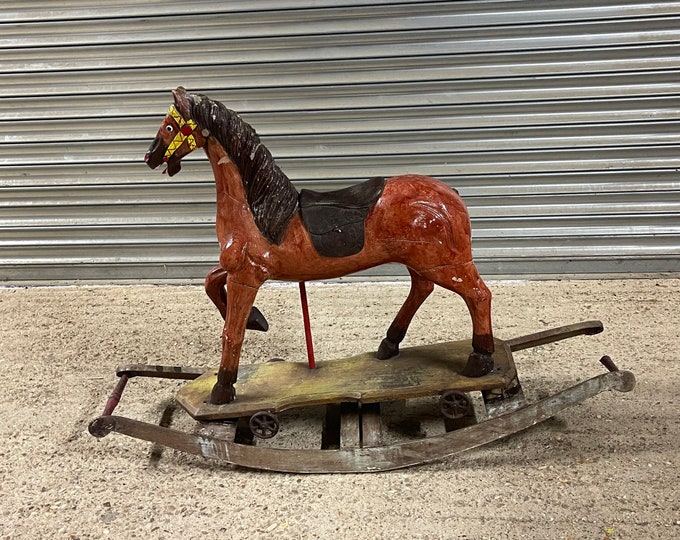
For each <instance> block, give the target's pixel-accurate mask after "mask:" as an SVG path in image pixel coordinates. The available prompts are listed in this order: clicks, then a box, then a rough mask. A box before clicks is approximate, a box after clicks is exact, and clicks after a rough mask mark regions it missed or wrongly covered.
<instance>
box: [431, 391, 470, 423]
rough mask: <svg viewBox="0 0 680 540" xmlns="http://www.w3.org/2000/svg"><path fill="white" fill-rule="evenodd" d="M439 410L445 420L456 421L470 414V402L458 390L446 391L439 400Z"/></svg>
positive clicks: (465, 395)
mask: <svg viewBox="0 0 680 540" xmlns="http://www.w3.org/2000/svg"><path fill="white" fill-rule="evenodd" d="M439 408H440V409H441V411H442V414H443V415H444V416H445V417H446V418H450V419H451V420H456V419H458V418H463V417H464V416H468V415H469V414H470V413H471V412H472V402H471V401H470V398H469V397H467V394H465V393H463V392H460V391H459V390H447V391H446V392H444V393H443V394H442V396H441V397H440V398H439Z"/></svg>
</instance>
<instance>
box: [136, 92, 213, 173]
mask: <svg viewBox="0 0 680 540" xmlns="http://www.w3.org/2000/svg"><path fill="white" fill-rule="evenodd" d="M172 95H173V96H174V98H175V103H174V104H173V105H171V106H170V110H169V111H168V114H167V115H166V117H165V118H164V119H163V122H162V123H161V126H160V128H158V133H156V138H155V139H154V140H153V142H152V143H151V146H149V150H148V151H147V152H146V155H145V156H144V161H145V162H146V164H147V165H148V166H149V167H151V168H152V169H155V168H156V167H158V166H159V165H160V164H161V163H166V164H167V169H166V170H164V171H163V173H167V174H168V175H170V176H174V175H175V174H177V173H178V172H179V171H180V169H181V168H182V166H181V163H180V162H181V160H182V158H183V157H184V156H186V155H188V154H190V153H191V152H193V151H194V150H196V148H201V147H202V146H203V145H204V144H205V141H206V137H207V136H208V132H207V131H206V130H205V129H203V130H201V129H199V127H198V124H197V123H196V121H195V120H193V119H192V118H191V102H190V100H191V99H192V97H191V96H190V95H189V94H187V92H186V90H185V89H184V88H182V87H181V86H179V87H178V88H177V89H176V90H173V91H172Z"/></svg>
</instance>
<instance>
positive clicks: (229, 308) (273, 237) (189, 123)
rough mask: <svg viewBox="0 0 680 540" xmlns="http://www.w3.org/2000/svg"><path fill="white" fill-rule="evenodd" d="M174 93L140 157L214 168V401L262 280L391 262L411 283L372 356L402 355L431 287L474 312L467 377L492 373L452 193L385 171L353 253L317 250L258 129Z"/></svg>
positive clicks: (481, 302)
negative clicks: (192, 158)
mask: <svg viewBox="0 0 680 540" xmlns="http://www.w3.org/2000/svg"><path fill="white" fill-rule="evenodd" d="M173 94H174V98H175V104H174V106H173V107H171V110H170V112H169V113H168V115H167V116H166V118H165V119H164V121H163V123H162V124H161V127H160V128H159V131H158V133H157V136H156V139H155V140H154V142H153V143H152V144H151V146H150V148H149V152H148V153H147V155H146V157H145V160H146V162H147V164H148V165H149V166H150V167H151V168H156V167H158V166H159V165H160V164H161V163H163V162H165V163H167V171H166V172H167V173H168V174H169V175H170V176H172V175H174V174H176V173H177V172H179V170H180V160H181V158H182V157H184V156H185V155H187V154H188V153H190V152H191V151H193V150H194V149H195V148H200V147H203V148H204V150H205V152H206V154H207V156H208V159H209V160H210V164H211V166H212V170H213V174H214V177H215V183H216V191H217V216H216V230H217V238H218V241H219V245H220V259H219V261H220V265H219V267H217V268H215V269H214V270H213V271H212V272H211V273H210V274H209V275H208V278H207V279H206V291H207V292H208V295H209V296H210V297H211V299H212V300H213V302H215V304H216V305H217V306H218V308H219V309H220V311H221V312H222V314H223V316H224V318H225V324H224V331H223V333H222V359H221V363H220V369H219V372H218V377H217V383H216V384H215V387H214V388H213V391H212V394H211V402H212V403H215V404H221V403H228V402H230V401H231V400H233V399H234V397H235V392H234V387H233V385H234V383H235V382H236V379H237V374H238V364H239V358H240V353H241V346H242V343H243V339H244V334H245V330H246V326H247V324H248V320H249V316H250V313H251V308H252V307H253V304H254V301H255V296H256V294H257V291H258V289H259V288H260V286H261V285H262V284H263V283H264V282H265V281H266V280H268V279H277V280H285V281H308V280H314V279H328V278H334V277H340V276H344V275H347V274H350V273H353V272H357V271H360V270H364V269H366V268H371V267H373V266H377V265H380V264H385V263H389V262H397V263H401V264H404V265H405V266H406V267H407V268H408V269H409V273H410V275H411V290H410V293H409V295H408V298H407V299H406V302H405V303H404V305H403V306H402V307H401V309H400V310H399V312H398V314H397V316H396V318H395V319H394V321H393V322H392V324H391V325H390V328H389V329H388V331H387V336H386V337H385V339H383V341H382V343H381V344H380V348H379V349H378V352H377V353H376V356H377V357H378V358H381V359H387V358H390V357H393V356H395V355H396V354H398V352H399V343H400V342H401V341H402V340H403V338H404V336H405V334H406V330H407V329H408V326H409V324H410V322H411V320H412V318H413V316H414V315H415V313H416V311H417V309H418V308H419V307H420V305H421V304H422V303H423V302H424V301H425V299H426V298H427V297H428V295H429V294H430V293H431V292H432V290H433V288H434V285H435V284H437V285H440V286H442V287H444V288H446V289H449V290H451V291H453V292H455V293H457V294H459V295H460V296H461V297H462V298H463V299H464V300H465V303H466V305H467V307H468V309H469V311H470V315H471V318H472V325H473V338H472V347H473V351H472V353H471V354H470V357H469V359H468V364H467V366H466V368H465V370H464V374H466V375H468V376H473V377H476V376H481V375H485V374H486V373H488V372H490V371H491V370H492V369H493V360H492V357H491V355H492V353H493V337H492V329H491V293H490V291H489V290H488V288H487V287H486V285H485V284H484V282H483V281H482V279H481V277H480V276H479V274H478V272H477V269H476V267H475V265H474V263H473V260H472V250H471V238H470V236H471V235H470V220H469V217H468V213H467V210H466V208H465V205H464V204H463V202H462V200H461V199H460V197H459V196H458V194H457V193H456V192H455V191H454V190H452V189H451V188H449V187H448V186H446V185H445V184H444V183H442V182H440V181H438V180H435V179H432V178H429V177H425V176H419V175H403V176H396V177H392V178H389V179H387V180H386V181H385V183H384V187H382V191H381V193H380V196H379V198H378V199H377V201H376V202H375V204H373V205H372V206H371V208H370V211H368V214H367V216H366V218H365V222H364V224H363V228H364V230H363V232H364V234H363V240H364V241H363V243H362V245H361V249H359V250H358V251H357V252H356V253H354V254H351V255H346V256H337V257H334V256H327V255H321V254H319V252H318V250H317V248H315V247H314V244H313V242H312V240H311V237H310V234H309V230H308V227H307V226H306V225H305V223H304V222H303V218H302V215H301V212H300V207H299V206H300V205H299V193H298V192H297V191H296V190H295V188H294V187H293V185H292V183H291V182H290V180H288V178H287V177H286V176H285V175H284V174H283V173H282V172H281V170H280V169H279V168H278V167H277V166H276V164H275V163H274V160H273V158H272V157H271V154H270V153H269V151H268V150H267V149H266V148H265V147H264V146H263V145H262V143H261V142H260V140H259V137H257V135H256V133H255V131H254V130H253V129H252V128H251V127H250V126H249V125H248V124H246V123H245V122H244V121H243V120H241V119H240V118H239V117H238V115H236V113H234V112H233V111H230V110H229V109H227V108H226V107H224V105H222V104H221V103H219V102H216V101H212V100H210V99H209V98H207V97H205V96H202V95H195V94H188V93H187V92H186V91H185V90H184V89H183V88H181V87H180V88H178V89H177V90H175V91H173ZM225 282H226V297H225V296H224V284H225ZM227 298H228V302H227V301H226V299H227Z"/></svg>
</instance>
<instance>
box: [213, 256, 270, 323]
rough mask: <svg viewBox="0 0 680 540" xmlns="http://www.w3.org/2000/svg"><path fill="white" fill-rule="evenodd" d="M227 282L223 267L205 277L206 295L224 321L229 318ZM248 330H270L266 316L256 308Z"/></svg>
mask: <svg viewBox="0 0 680 540" xmlns="http://www.w3.org/2000/svg"><path fill="white" fill-rule="evenodd" d="M226 282H227V271H226V270H225V269H224V268H222V267H221V266H215V267H214V268H213V269H212V270H210V272H208V275H207V276H206V277H205V293H206V294H207V295H208V298H210V300H211V301H212V303H213V304H215V307H216V308H217V309H218V311H219V312H220V315H222V319H223V320H226V318H227V291H226V289H225V284H226ZM246 328H247V329H248V330H259V331H261V332H266V331H267V330H269V323H268V322H267V319H265V317H264V315H262V313H261V312H260V310H259V309H257V308H256V307H255V306H253V308H252V309H251V310H250V315H249V316H248V322H247V324H246Z"/></svg>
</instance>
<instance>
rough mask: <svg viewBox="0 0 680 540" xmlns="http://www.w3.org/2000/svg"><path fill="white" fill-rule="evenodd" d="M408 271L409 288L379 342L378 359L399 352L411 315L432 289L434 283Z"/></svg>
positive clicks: (395, 354)
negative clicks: (409, 276)
mask: <svg viewBox="0 0 680 540" xmlns="http://www.w3.org/2000/svg"><path fill="white" fill-rule="evenodd" d="M409 273H410V274H411V290H410V291H409V293H408V297H407V298H406V301H405V302H404V304H403V305H402V306H401V308H400V309H399V312H398V313H397V316H396V317H395V318H394V321H392V324H391V325H390V327H389V329H388V330H387V336H386V337H385V339H383V340H382V342H381V343H380V347H379V348H378V352H377V353H376V354H375V357H376V358H378V359H379V360H386V359H388V358H393V357H395V356H397V355H398V354H399V344H400V343H401V342H402V341H403V340H404V337H405V336H406V331H407V330H408V327H409V325H410V324H411V321H412V320H413V316H414V315H415V314H416V311H418V308H420V306H421V305H422V304H423V302H424V301H425V300H426V299H427V297H428V296H430V293H431V292H432V290H433V289H434V283H432V282H431V281H429V280H427V279H423V278H422V277H421V276H420V275H418V274H417V273H416V272H415V271H414V270H411V269H410V268H409Z"/></svg>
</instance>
